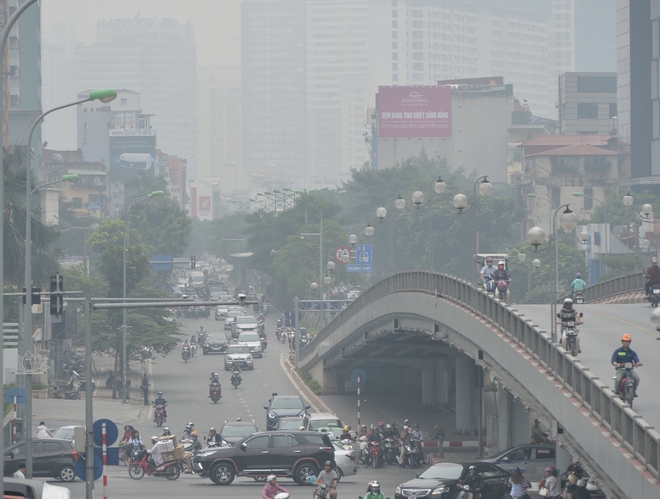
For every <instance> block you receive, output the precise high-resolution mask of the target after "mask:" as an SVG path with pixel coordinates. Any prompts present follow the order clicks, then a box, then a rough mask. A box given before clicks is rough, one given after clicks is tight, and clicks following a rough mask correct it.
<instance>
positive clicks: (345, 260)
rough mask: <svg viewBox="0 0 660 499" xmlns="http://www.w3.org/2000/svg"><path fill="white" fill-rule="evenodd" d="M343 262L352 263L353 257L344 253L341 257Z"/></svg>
mask: <svg viewBox="0 0 660 499" xmlns="http://www.w3.org/2000/svg"><path fill="white" fill-rule="evenodd" d="M341 261H342V262H343V263H348V262H350V261H351V255H349V254H348V253H342V255H341Z"/></svg>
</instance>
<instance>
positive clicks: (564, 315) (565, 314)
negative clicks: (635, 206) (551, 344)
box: [557, 298, 584, 349]
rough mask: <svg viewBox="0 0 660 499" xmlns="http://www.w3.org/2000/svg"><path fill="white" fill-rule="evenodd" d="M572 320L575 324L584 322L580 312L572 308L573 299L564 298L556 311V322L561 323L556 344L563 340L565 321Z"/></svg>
mask: <svg viewBox="0 0 660 499" xmlns="http://www.w3.org/2000/svg"><path fill="white" fill-rule="evenodd" d="M569 321H572V322H575V323H576V324H577V325H580V324H584V321H583V320H582V317H580V314H579V313H578V312H577V310H575V309H574V308H573V300H571V299H570V298H566V299H565V300H564V306H563V307H562V308H561V310H559V312H558V313H557V324H561V331H560V333H559V342H558V344H560V345H562V344H563V343H562V342H563V340H564V330H565V329H566V323H567V322H569ZM579 348H580V344H579V339H578V349H579Z"/></svg>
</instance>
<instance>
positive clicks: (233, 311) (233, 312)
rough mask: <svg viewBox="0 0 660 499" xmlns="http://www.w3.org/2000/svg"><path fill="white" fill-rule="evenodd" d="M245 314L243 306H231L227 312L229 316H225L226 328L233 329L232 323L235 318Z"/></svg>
mask: <svg viewBox="0 0 660 499" xmlns="http://www.w3.org/2000/svg"><path fill="white" fill-rule="evenodd" d="M243 314H245V311H244V310H243V309H242V308H241V307H229V311H228V312H227V317H225V326H224V329H231V328H232V327H231V325H232V324H233V322H234V318H235V317H238V316H239V315H243Z"/></svg>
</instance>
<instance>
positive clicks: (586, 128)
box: [558, 73, 617, 135]
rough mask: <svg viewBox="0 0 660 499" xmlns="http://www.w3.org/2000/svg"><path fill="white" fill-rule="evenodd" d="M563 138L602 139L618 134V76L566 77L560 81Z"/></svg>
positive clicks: (560, 124)
mask: <svg viewBox="0 0 660 499" xmlns="http://www.w3.org/2000/svg"><path fill="white" fill-rule="evenodd" d="M558 109H559V130H558V132H559V133H560V134H568V135H573V134H588V135H598V134H605V133H610V132H611V131H612V130H616V115H617V79H616V73H564V74H562V75H561V76H560V77H559V108H558Z"/></svg>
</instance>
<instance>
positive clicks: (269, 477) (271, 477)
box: [266, 475, 277, 482]
mask: <svg viewBox="0 0 660 499" xmlns="http://www.w3.org/2000/svg"><path fill="white" fill-rule="evenodd" d="M276 478H277V477H276V476H275V475H268V478H266V481H267V482H270V481H271V480H275V479H276Z"/></svg>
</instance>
